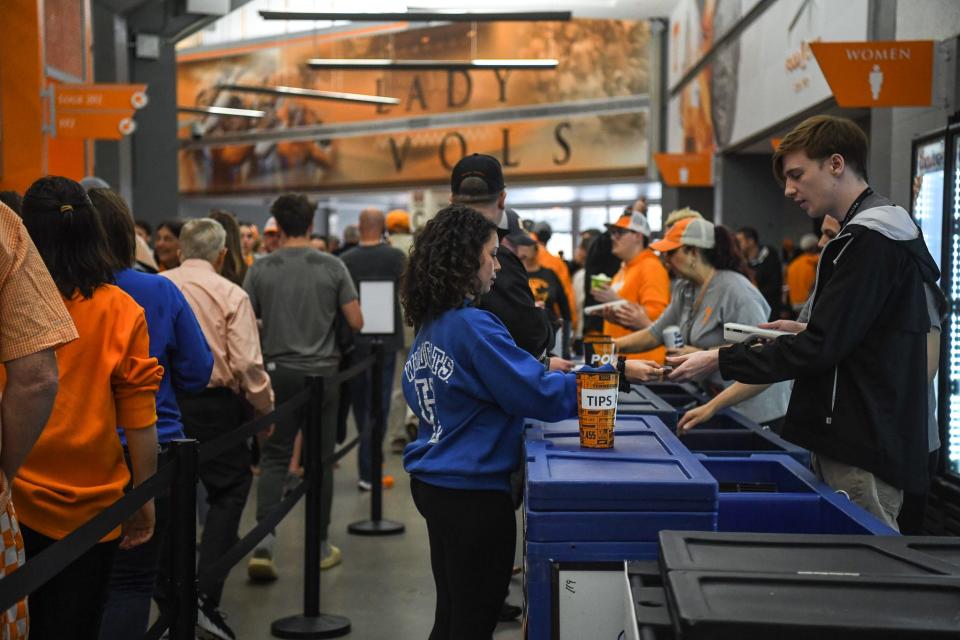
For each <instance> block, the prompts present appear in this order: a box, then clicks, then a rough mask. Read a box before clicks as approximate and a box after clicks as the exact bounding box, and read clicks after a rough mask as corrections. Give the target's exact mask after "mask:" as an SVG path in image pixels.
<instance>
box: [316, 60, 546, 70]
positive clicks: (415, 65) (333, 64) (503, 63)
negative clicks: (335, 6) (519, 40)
mask: <svg viewBox="0 0 960 640" xmlns="http://www.w3.org/2000/svg"><path fill="white" fill-rule="evenodd" d="M559 64H560V62H559V61H558V60H553V59H545V60H494V59H489V60H485V59H480V60H386V59H376V58H367V59H362V58H361V59H357V58H354V59H349V58H311V59H310V60H307V66H308V67H310V68H311V69H344V70H353V71H359V70H365V69H366V70H371V71H374V70H376V71H379V70H398V71H422V70H426V69H450V70H460V69H463V70H468V69H556V68H557V66H558V65H559Z"/></svg>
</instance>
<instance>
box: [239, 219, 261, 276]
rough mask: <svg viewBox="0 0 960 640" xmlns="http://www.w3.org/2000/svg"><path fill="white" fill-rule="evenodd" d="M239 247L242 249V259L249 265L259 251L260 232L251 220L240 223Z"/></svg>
mask: <svg viewBox="0 0 960 640" xmlns="http://www.w3.org/2000/svg"><path fill="white" fill-rule="evenodd" d="M240 249H241V250H242V251H243V261H244V262H245V263H247V266H248V267H249V266H250V265H252V264H253V261H254V260H255V259H256V255H257V253H259V252H260V232H259V231H258V230H257V225H255V224H253V223H252V222H241V223H240Z"/></svg>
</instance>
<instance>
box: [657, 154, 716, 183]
mask: <svg viewBox="0 0 960 640" xmlns="http://www.w3.org/2000/svg"><path fill="white" fill-rule="evenodd" d="M653 160H654V162H656V163H657V171H659V172H660V177H661V179H662V180H663V182H664V183H665V184H666V185H667V186H668V187H710V186H712V185H713V154H712V153H710V152H707V153H656V154H654V156H653Z"/></svg>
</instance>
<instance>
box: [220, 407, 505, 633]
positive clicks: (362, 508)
mask: <svg viewBox="0 0 960 640" xmlns="http://www.w3.org/2000/svg"><path fill="white" fill-rule="evenodd" d="M403 409H404V406H403V400H402V397H400V396H398V395H395V396H394V402H393V407H392V410H391V414H392V415H391V424H397V423H398V421H402V412H403ZM350 433H351V437H352V434H353V433H355V430H353V427H352V425H351V432H350ZM384 449H385V450H386V452H385V456H384V457H385V462H386V471H385V473H387V474H390V475H392V476H393V477H394V478H395V482H396V484H395V485H394V487H393V488H392V489H389V490H386V491H384V499H383V513H384V517H385V518H386V519H390V520H395V521H399V522H402V523H403V524H404V525H406V531H405V532H404V533H402V534H400V535H395V536H385V537H375V538H368V537H361V536H354V535H350V534H348V533H347V525H348V524H350V523H351V522H356V521H360V520H365V519H367V518H369V516H370V494H369V493H363V492H360V491H358V490H357V484H356V483H357V466H356V455H355V450H354V452H351V454H350V455H348V456H347V457H346V458H344V459H343V460H342V461H341V462H340V467H339V469H337V470H336V472H335V474H334V482H335V483H336V484H335V494H334V502H333V514H332V524H331V527H330V542H331V543H332V544H334V545H336V546H338V547H340V549H341V551H342V552H343V563H342V564H341V565H340V566H337V567H334V568H333V569H330V570H328V571H324V572H323V573H322V577H321V601H320V603H321V604H320V607H321V611H322V612H324V613H331V614H337V615H341V616H346V617H348V618H349V619H350V621H351V623H352V630H351V633H350V634H349V635H347V636H345V637H349V638H362V639H364V640H367V639H370V640H378V639H381V638H382V639H384V640H423V639H425V638H427V636H428V635H429V633H430V628H431V626H432V624H433V610H434V605H435V592H434V585H433V575H432V574H431V572H430V557H429V546H428V543H427V530H426V524H425V522H424V520H423V518H422V517H421V516H420V514H419V513H417V510H416V507H415V506H414V504H413V499H412V498H411V496H410V478H409V476H408V475H407V474H406V473H405V472H404V471H403V467H402V464H401V459H400V456H399V455H396V454H392V453H390V447H389V444H387V445H385V447H384ZM255 495H256V488H255V487H254V489H253V490H252V491H251V493H250V499H249V501H248V503H247V509H246V510H245V511H244V516H243V523H242V524H241V527H240V531H241V535H243V533H245V532H246V531H249V530H250V529H251V528H252V527H253V525H254V511H255ZM303 521H304V512H303V501H302V500H301V501H300V503H299V504H298V505H297V507H295V508H294V510H293V511H292V512H291V513H290V514H289V515H288V516H287V518H286V519H285V520H284V521H283V522H282V523H281V525H280V527H279V529H278V531H277V543H278V544H277V549H276V556H275V560H276V562H277V568H278V570H279V572H280V579H279V580H277V581H276V582H273V583H270V584H265V585H264V584H255V583H252V582H250V581H249V580H248V579H247V572H246V561H243V562H242V563H240V564H238V565H237V566H236V567H234V570H233V571H232V572H231V574H230V576H229V577H228V579H227V584H226V588H225V590H224V594H223V601H222V603H221V609H222V610H223V611H224V612H225V613H226V614H227V616H228V617H227V623H228V624H229V625H230V626H231V627H232V628H233V630H234V631H235V632H236V634H237V638H238V640H254V639H256V640H261V639H265V638H271V637H272V636H271V635H270V623H271V622H272V621H273V620H275V619H277V618H281V617H285V616H288V615H293V614H297V613H301V612H302V606H303V596H302V593H303V570H302V569H303ZM518 525H519V522H518ZM519 531H521V529H520V528H519V526H518V532H519ZM518 535H519V534H518ZM518 557H519V546H518ZM521 585H522V581H521V576H515V577H514V578H513V581H512V583H511V588H510V597H509V601H510V602H511V603H513V604H518V605H519V604H521V601H522V597H523V596H522V586H521ZM494 638H495V639H496V640H518V639H519V638H521V630H520V623H519V622H511V623H501V624H500V625H499V626H498V627H497V630H496V633H495V634H494Z"/></svg>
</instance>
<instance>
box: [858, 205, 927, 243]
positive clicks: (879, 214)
mask: <svg viewBox="0 0 960 640" xmlns="http://www.w3.org/2000/svg"><path fill="white" fill-rule="evenodd" d="M848 224H851V225H853V224H858V225H860V226H862V227H866V228H867V229H870V230H871V231H876V232H877V233H879V234H882V235H884V236H886V237H888V238H890V239H891V240H897V241H908V240H914V239H916V238H917V237H918V236H919V235H920V228H919V227H917V224H916V223H915V222H914V221H913V218H911V217H910V214H909V213H907V210H906V209H904V208H903V207H898V206H896V205H883V206H879V207H871V208H870V209H865V210H864V211H862V212H861V213H858V214H857V215H856V216H854V218H853V220H851V221H850V222H849V223H848Z"/></svg>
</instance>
